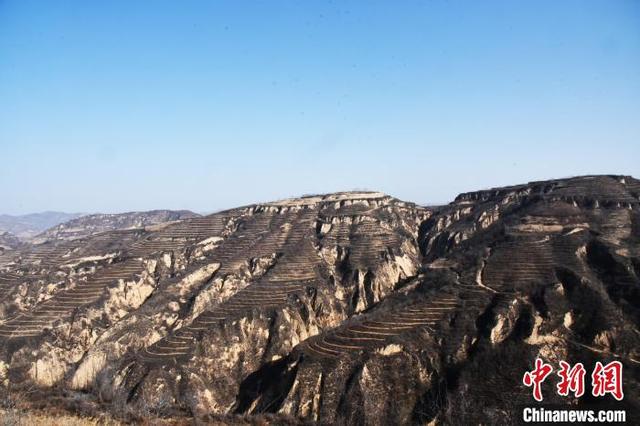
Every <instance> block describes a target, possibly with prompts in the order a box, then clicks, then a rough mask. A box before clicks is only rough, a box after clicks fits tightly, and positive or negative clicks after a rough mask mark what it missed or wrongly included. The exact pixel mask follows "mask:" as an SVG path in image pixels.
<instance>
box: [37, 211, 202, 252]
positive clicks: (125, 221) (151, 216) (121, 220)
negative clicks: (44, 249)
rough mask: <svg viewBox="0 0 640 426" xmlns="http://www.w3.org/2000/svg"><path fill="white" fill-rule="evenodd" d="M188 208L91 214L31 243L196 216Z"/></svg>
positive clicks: (47, 232) (42, 234)
mask: <svg viewBox="0 0 640 426" xmlns="http://www.w3.org/2000/svg"><path fill="white" fill-rule="evenodd" d="M198 216H199V215H198V214H196V213H193V212H190V211H188V210H179V211H173V210H152V211H146V212H131V213H119V214H92V215H86V216H82V217H79V218H77V219H72V220H69V221H66V222H64V223H61V224H59V225H56V226H54V227H52V228H51V229H47V230H46V231H45V232H43V233H41V234H38V235H36V236H35V237H34V239H33V243H35V244H41V243H43V242H46V241H51V240H75V239H78V238H83V237H87V236H89V235H94V234H99V233H101V232H106V231H115V230H124V229H135V228H144V227H146V226H152V225H157V224H160V223H165V222H173V221H177V220H182V219H189V218H194V217H198Z"/></svg>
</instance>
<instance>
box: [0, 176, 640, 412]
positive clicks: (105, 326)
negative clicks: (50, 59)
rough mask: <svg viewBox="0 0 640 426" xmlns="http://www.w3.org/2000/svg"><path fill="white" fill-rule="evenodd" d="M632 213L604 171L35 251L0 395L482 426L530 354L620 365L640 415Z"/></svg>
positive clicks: (624, 184) (4, 316)
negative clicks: (428, 199) (434, 199)
mask: <svg viewBox="0 0 640 426" xmlns="http://www.w3.org/2000/svg"><path fill="white" fill-rule="evenodd" d="M639 197H640V182H639V181H637V180H635V179H633V178H630V177H621V176H598V177H581V178H574V179H566V180H557V181H547V182H534V183H530V184H527V185H520V186H514V187H509V188H501V189H495V190H488V191H479V192H473V193H467V194H462V195H460V196H459V197H458V198H457V199H456V200H455V201H454V202H453V203H451V204H450V205H448V206H444V207H439V208H431V209H427V208H422V207H419V206H416V205H414V204H411V203H405V202H402V201H399V200H396V199H394V198H391V197H388V196H386V195H384V194H380V193H338V194H331V195H325V196H313V197H304V198H299V199H293V200H285V201H279V202H274V203H267V204H259V205H252V206H247V207H243V208H238V209H234V210H229V211H225V212H221V213H217V214H214V215H210V216H207V217H201V218H193V219H187V220H182V221H180V222H177V223H173V224H169V225H167V226H164V227H162V228H159V229H135V230H129V231H119V232H106V233H103V234H100V235H96V236H89V237H85V238H81V239H77V240H73V241H68V242H64V243H59V244H56V245H53V246H52V247H54V248H52V249H51V250H49V251H46V250H44V248H40V249H39V250H40V251H38V250H37V249H34V250H32V252H30V253H24V255H23V256H22V257H20V258H18V259H17V260H16V262H15V263H13V264H11V265H10V266H8V267H5V271H4V272H2V273H0V301H1V305H0V321H1V323H0V340H2V343H3V344H2V349H1V350H0V351H1V352H0V355H1V357H2V358H0V362H1V364H0V366H2V368H0V375H1V377H0V382H4V383H6V384H8V385H10V386H13V387H16V386H17V387H19V386H31V385H33V384H36V385H37V386H40V387H44V388H47V387H55V388H62V389H67V390H69V391H75V392H83V393H86V394H88V395H89V396H91V397H94V398H95V399H96V400H100V401H103V402H104V404H105V407H107V408H108V407H123V406H124V407H130V408H131V409H132V410H135V411H137V412H153V413H156V414H174V415H175V414H176V413H182V415H195V416H203V415H208V414H212V413H214V414H216V413H217V414H224V413H239V414H256V413H263V412H271V413H278V414H281V415H283V416H284V415H287V416H293V417H298V418H300V419H305V420H311V421H319V422H322V423H336V422H338V423H339V422H344V423H356V424H360V423H364V424H379V423H380V419H386V420H385V421H386V422H387V423H389V424H402V423H428V422H431V421H436V422H440V423H454V424H457V423H461V424H465V423H467V424H475V423H479V422H482V423H485V424H495V423H509V422H512V421H513V419H514V417H513V416H514V415H516V416H519V415H520V413H517V412H513V411H510V408H512V407H515V406H517V405H518V404H523V405H524V404H530V403H531V402H532V400H531V395H530V390H529V389H527V388H525V387H524V386H523V385H522V382H521V378H522V374H523V373H524V372H525V371H527V370H530V369H531V365H532V364H533V360H534V359H535V358H536V357H538V356H539V357H543V358H544V359H545V360H547V361H555V362H556V364H557V361H559V360H567V361H569V362H583V363H584V364H585V365H593V363H594V362H595V361H596V360H598V361H603V362H605V361H610V360H618V361H620V362H622V363H623V365H624V369H625V383H624V386H625V395H626V401H627V402H628V403H630V404H631V406H632V407H633V408H634V409H636V410H637V409H638V408H640V407H638V401H639V400H640V398H639V397H640V391H639V388H638V379H637V377H638V373H640V370H639V369H638V362H640V354H639V353H638V351H639V348H640V336H639V330H638V322H639V320H640V310H639V309H640V213H639V210H638V209H639V207H640V198H639ZM43 246H46V245H43ZM43 253H44V254H43ZM545 386H547V384H545ZM545 391H546V392H545V397H546V398H547V399H548V401H550V402H555V403H560V404H567V403H569V402H570V401H571V400H570V399H568V398H560V397H558V396H557V395H555V392H553V391H552V389H551V384H550V383H549V387H548V388H545ZM587 399H588V398H587ZM110 404H111V405H110Z"/></svg>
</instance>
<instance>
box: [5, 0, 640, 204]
mask: <svg viewBox="0 0 640 426" xmlns="http://www.w3.org/2000/svg"><path fill="white" fill-rule="evenodd" d="M639 138H640V2H638V1H614V0H604V1H560V2H559V1H549V2H545V1H531V2H524V1H522V2H521V1H518V2H512V1H509V2H507V1H505V2H477V1H468V2H456V1H446V2H445V1H416V2H411V1H398V2H392V1H388V2H373V1H360V2H354V1H334V2H319V1H318V2H306V1H305V2H293V1H292V2H277V1H261V2H257V1H256V2H240V1H228V2H222V1H206V2H204V1H203V2H197V1H185V2H175V1H170V2H169V1H167V2H163V1H148V2H143V1H139V2H138V1H136V2H132V1H122V2H119V1H110V2H85V1H77V2H64V1H57V2H47V1H39V2H32V1H28V0H19V1H18V0H16V1H8V0H4V1H3V0H0V200H2V204H1V205H0V213H9V214H20V213H27V212H34V211H42V210H63V211H81V212H98V211H100V212H118V211H130V210H146V209H153V208H173V209H178V208H187V209H192V210H195V211H212V210H216V209H221V208H227V207H234V206H237V205H243V204H248V203H251V202H257V201H266V200H272V199H279V198H284V197H289V196H294V195H301V194H305V193H319V192H332V191H337V190H347V189H375V190H381V191H384V192H387V193H389V194H392V195H394V196H397V197H399V198H402V199H406V200H410V201H416V202H420V203H429V204H437V203H444V202H448V201H450V200H451V199H452V198H453V197H454V196H455V195H456V194H457V193H459V192H462V191H468V190H473V189H480V188H486V187H491V186H499V185H506V184H515V183H521V182H526V181H530V180H537V179H546V178H553V177H563V176H571V175H578V174H592V173H621V174H633V175H635V176H636V177H637V176H640V161H638V159H640V140H639Z"/></svg>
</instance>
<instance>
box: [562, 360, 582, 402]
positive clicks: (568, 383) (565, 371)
mask: <svg viewBox="0 0 640 426" xmlns="http://www.w3.org/2000/svg"><path fill="white" fill-rule="evenodd" d="M584 375H585V369H584V365H582V363H581V362H579V363H577V364H576V365H574V366H573V367H571V366H570V365H569V364H568V363H566V362H564V361H560V371H558V376H560V378H561V379H562V380H561V381H560V383H558V385H557V389H558V395H561V396H568V395H569V392H573V394H574V395H575V396H576V397H577V398H579V397H581V396H582V395H584Z"/></svg>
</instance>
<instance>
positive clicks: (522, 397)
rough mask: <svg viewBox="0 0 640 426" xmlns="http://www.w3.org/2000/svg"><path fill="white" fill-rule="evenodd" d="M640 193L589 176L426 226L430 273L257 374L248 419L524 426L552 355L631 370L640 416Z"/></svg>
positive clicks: (479, 202) (493, 197) (525, 189)
mask: <svg viewBox="0 0 640 426" xmlns="http://www.w3.org/2000/svg"><path fill="white" fill-rule="evenodd" d="M638 188H640V185H639V182H638V181H637V180H634V179H632V178H629V177H626V178H625V177H583V178H575V179H568V180H560V181H549V182H535V183H531V184H528V185H521V186H516V187H511V188H503V189H496V190H489V191H480V192H474V193H468V194H462V195H460V196H459V197H458V198H457V199H456V201H455V202H454V203H452V204H451V205H449V206H447V207H445V208H442V209H441V210H440V211H437V212H434V214H433V216H432V217H430V218H429V219H428V220H426V221H425V222H423V223H422V225H421V228H420V236H419V241H420V247H421V250H422V254H423V259H424V268H423V270H422V273H421V274H420V275H419V277H417V278H416V279H415V280H414V282H413V283H412V284H411V285H408V286H406V287H405V289H404V290H403V291H399V292H396V294H394V295H393V297H390V298H387V299H386V300H385V301H383V303H379V304H378V305H376V306H374V307H373V308H372V309H370V310H369V311H367V312H366V313H364V314H363V315H360V316H358V317H357V318H354V319H352V320H351V321H346V322H344V323H343V324H341V325H340V326H338V327H336V328H334V329H328V330H323V332H322V333H320V334H319V335H317V336H315V337H313V338H310V339H308V340H307V341H305V342H303V343H301V344H300V345H298V346H297V347H296V348H294V350H293V351H292V352H291V353H290V354H289V355H288V356H287V357H286V361H284V362H281V363H279V364H277V365H275V364H271V365H266V366H264V367H263V368H262V369H260V370H259V371H258V372H256V373H254V374H253V375H252V376H250V377H248V378H247V379H246V380H245V381H244V382H243V384H242V386H241V389H242V391H241V393H240V395H239V398H238V404H237V405H236V410H237V411H238V412H250V413H251V412H254V413H255V412H260V411H263V410H266V411H274V412H280V413H286V414H292V415H294V416H300V417H304V418H311V419H314V420H320V421H322V422H327V423H331V422H335V421H343V422H346V423H367V424H376V423H377V422H378V421H379V419H380V418H385V419H388V421H389V422H390V423H392V424H402V423H412V422H419V423H423V422H429V421H432V420H437V421H439V422H442V423H448V424H451V423H452V424H476V423H478V422H482V423H489V424H496V423H512V422H514V421H515V419H517V418H519V416H520V415H521V412H518V411H517V410H518V409H520V410H521V409H522V406H526V405H527V404H529V405H531V403H532V399H531V393H530V390H529V389H526V388H525V387H524V386H523V385H522V383H521V381H520V379H521V377H522V375H523V373H524V372H525V371H528V370H529V369H530V368H531V366H532V365H533V360H534V359H535V357H537V356H541V357H543V358H544V359H546V360H550V361H556V363H557V362H559V361H560V360H566V361H568V362H572V363H573V362H582V363H584V364H585V365H593V363H594V362H595V361H596V360H597V361H603V362H604V361H611V360H618V361H621V362H622V363H623V365H624V369H625V371H626V372H627V375H626V376H625V383H624V385H625V392H626V395H627V396H626V401H627V403H628V404H630V407H631V408H630V409H629V413H633V412H635V413H637V412H638V408H640V407H639V406H638V403H639V401H640V398H639V397H640V389H639V388H638V380H637V377H638V376H637V374H638V373H639V372H640V370H639V369H638V363H639V362H640V353H639V350H640V349H639V348H640V345H639V344H640V338H639V336H638V334H639V333H638V320H639V314H640V309H639V308H640V278H639V277H640V268H639V266H640V228H639V227H638V225H640V214H639V212H638V207H639V198H638ZM274 370H275V372H274ZM587 386H588V390H590V384H587ZM545 390H546V396H547V401H548V402H554V403H558V404H567V403H569V402H570V400H567V399H565V398H560V397H558V396H557V395H555V392H554V390H553V389H552V388H551V385H550V384H549V385H545ZM398 395H402V398H401V399H400V400H399V399H398V398H397V396H398ZM582 401H583V402H586V403H596V402H600V401H596V400H595V399H594V398H593V397H590V396H585V397H583V400H582ZM510 408H511V410H510Z"/></svg>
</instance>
